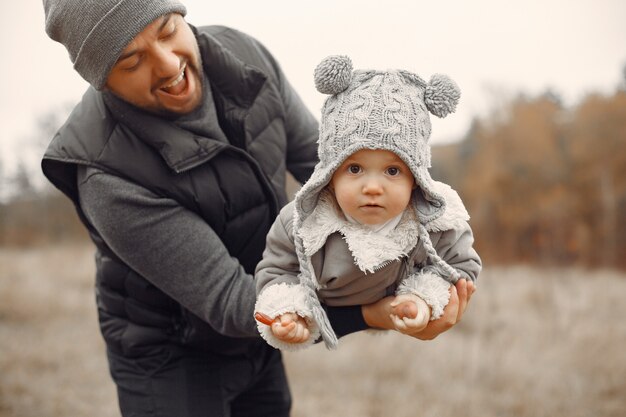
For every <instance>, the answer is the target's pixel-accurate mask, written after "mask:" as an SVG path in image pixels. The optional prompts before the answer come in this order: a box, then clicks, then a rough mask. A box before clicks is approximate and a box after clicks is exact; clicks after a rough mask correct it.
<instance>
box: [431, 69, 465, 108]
mask: <svg viewBox="0 0 626 417" xmlns="http://www.w3.org/2000/svg"><path fill="white" fill-rule="evenodd" d="M460 97H461V90H460V89H459V86H458V85H456V83H455V82H454V81H452V79H450V77H448V76H447V75H443V74H435V75H433V76H432V77H431V79H430V82H429V83H428V85H427V86H426V91H425V92H424V102H425V103H426V107H427V108H428V110H429V111H430V112H431V113H432V114H434V115H435V116H437V117H446V116H447V115H448V114H450V113H454V111H455V110H456V105H457V103H458V102H459V98H460Z"/></svg>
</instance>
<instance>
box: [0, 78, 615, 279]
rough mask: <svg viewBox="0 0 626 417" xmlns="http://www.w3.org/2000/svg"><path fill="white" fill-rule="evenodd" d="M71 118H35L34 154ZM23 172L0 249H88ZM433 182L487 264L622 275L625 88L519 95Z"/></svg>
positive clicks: (66, 215)
mask: <svg viewBox="0 0 626 417" xmlns="http://www.w3.org/2000/svg"><path fill="white" fill-rule="evenodd" d="M625 69H626V68H625ZM624 79H625V81H626V70H625V73H624ZM68 111H69V109H68V108H66V109H64V110H63V111H62V112H58V111H56V112H52V113H50V114H49V115H45V116H44V117H42V118H41V120H40V123H39V126H38V132H37V136H36V137H37V139H36V141H38V145H37V148H38V150H37V152H38V154H39V155H41V154H42V153H43V149H44V148H45V146H46V145H47V142H48V140H49V138H51V137H52V136H53V134H54V132H55V131H56V129H57V128H58V126H60V125H61V123H62V121H63V120H64V119H65V117H66V116H67V112H68ZM26 165H27V164H19V165H18V168H17V171H16V172H15V173H14V174H13V176H12V177H11V178H9V179H6V175H3V167H2V166H1V164H0V179H2V184H3V185H2V186H1V187H0V191H1V188H2V187H6V186H7V185H10V187H11V188H12V190H13V192H12V193H11V195H12V197H11V198H10V199H8V200H7V199H5V200H4V202H0V246H29V245H35V244H50V243H56V242H59V241H68V240H69V241H76V240H79V241H81V240H86V239H87V234H86V232H85V231H84V230H83V227H82V226H81V224H80V223H79V220H78V217H77V216H76V214H75V212H74V208H73V207H72V204H71V203H70V202H69V200H68V199H66V198H65V197H64V196H62V195H61V194H60V193H59V192H58V191H57V190H55V189H53V188H52V186H50V185H48V184H46V185H43V186H36V185H33V181H32V178H33V175H39V176H41V174H40V171H39V167H38V166H35V167H28V166H26ZM29 169H30V171H29ZM432 174H433V177H434V178H435V179H438V180H441V181H444V182H447V183H449V184H450V185H451V186H452V187H453V188H455V189H456V190H457V191H459V194H461V197H462V198H463V200H464V202H465V204H466V206H467V208H468V210H469V212H470V215H471V216H472V219H471V224H472V227H473V229H474V232H475V237H476V246H477V248H478V250H479V251H480V254H481V256H482V257H483V259H484V261H485V263H486V264H505V263H535V264H543V265H582V266H589V267H615V268H624V269H626V256H624V255H626V82H625V83H624V85H623V86H622V87H621V88H620V89H618V90H617V91H616V92H615V93H614V94H612V95H610V96H603V95H597V94H595V95H589V96H587V97H586V98H584V99H583V100H582V101H581V102H580V103H578V104H577V105H575V106H574V107H570V108H566V107H565V106H563V105H562V103H561V101H560V100H559V98H558V96H557V95H556V94H554V93H551V92H547V93H545V94H542V95H540V96H538V97H527V96H524V95H520V96H518V97H517V98H515V99H512V100H510V101H508V102H507V104H505V105H503V106H500V107H499V108H498V110H497V111H494V112H493V113H492V114H491V115H489V116H487V117H485V118H482V119H476V120H475V121H474V122H473V124H472V126H471V128H470V130H469V131H468V133H467V134H466V137H465V138H464V140H462V141H461V142H459V143H456V144H452V145H447V146H435V147H434V148H433V168H432ZM41 183H42V184H44V183H45V181H41ZM290 184H291V188H294V184H292V183H291V182H290ZM290 193H291V194H293V189H292V190H291V192H290Z"/></svg>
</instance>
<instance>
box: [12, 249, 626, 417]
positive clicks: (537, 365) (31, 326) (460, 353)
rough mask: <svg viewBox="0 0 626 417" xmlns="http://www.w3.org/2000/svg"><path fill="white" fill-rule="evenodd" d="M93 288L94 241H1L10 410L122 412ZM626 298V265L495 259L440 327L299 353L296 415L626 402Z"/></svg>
mask: <svg viewBox="0 0 626 417" xmlns="http://www.w3.org/2000/svg"><path fill="white" fill-rule="evenodd" d="M93 298H94V297H93V254H92V249H91V247H89V246H84V247H78V246H64V247H55V248H44V249H30V250H20V251H17V250H0V416H1V417H31V416H36V417H52V416H55V417H57V416H58V417H61V416H62V417H68V416H72V417H73V416H93V417H100V416H102V417H105V416H116V415H118V411H117V404H116V398H115V390H114V386H113V383H112V382H111V380H110V377H109V375H108V370H107V366H106V362H105V358H104V346H103V344H102V341H101V337H100V335H99V333H98V326H97V320H96V314H95V305H94V300H93ZM624 299H626V274H623V273H617V272H610V271H602V272H598V271H591V272H589V271H583V270H574V269H571V270H570V269H549V270H544V269H542V270H539V269H532V268H526V267H516V268H507V269H487V270H486V271H485V272H484V274H483V275H482V276H481V280H480V283H479V292H478V293H477V294H476V297H475V298H474V299H473V300H472V304H471V307H470V309H469V310H468V314H467V315H466V317H465V319H464V321H463V323H462V324H460V325H459V326H457V327H456V328H454V329H453V330H451V331H450V332H448V333H446V334H445V335H443V336H441V337H440V338H438V339H437V340H434V341H431V342H420V341H416V340H413V339H410V338H407V337H402V336H399V335H395V334H365V333H363V334H357V335H351V336H348V337H346V338H344V339H342V340H341V346H340V349H339V350H338V351H336V352H327V351H325V350H324V348H323V347H321V346H316V347H315V348H313V349H311V350H309V351H306V352H301V353H297V354H290V355H288V356H287V358H286V362H287V366H288V370H289V376H290V380H291V385H292V391H293V396H294V410H293V415H294V417H305V416H311V417H312V416H322V415H323V416H371V417H376V416H395V417H402V416H416V415H417V416H441V417H447V416H455V417H461V416H463V417H466V416H477V417H478V416H480V417H490V416H533V417H534V416H550V417H560V416H563V417H565V416H567V417H578V416H581V417H582V416H594V417H597V416H616V417H617V416H624V415H625V413H626V355H625V354H624V346H626V302H624ZM173 417H175V416H173Z"/></svg>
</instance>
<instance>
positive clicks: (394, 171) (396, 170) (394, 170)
mask: <svg viewBox="0 0 626 417" xmlns="http://www.w3.org/2000/svg"><path fill="white" fill-rule="evenodd" d="M387 174H389V175H391V176H392V177H395V176H396V175H400V168H396V167H389V168H387Z"/></svg>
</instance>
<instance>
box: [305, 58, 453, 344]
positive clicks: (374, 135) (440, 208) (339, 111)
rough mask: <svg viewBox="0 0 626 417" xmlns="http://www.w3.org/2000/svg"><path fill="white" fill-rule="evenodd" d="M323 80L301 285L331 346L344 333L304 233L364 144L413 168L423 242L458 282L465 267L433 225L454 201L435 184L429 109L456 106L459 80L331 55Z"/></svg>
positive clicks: (442, 111)
mask: <svg viewBox="0 0 626 417" xmlns="http://www.w3.org/2000/svg"><path fill="white" fill-rule="evenodd" d="M314 77H315V86H316V88H317V90H318V91H319V92H321V93H323V94H329V95H330V96H329V97H328V98H327V99H326V101H325V102H324V105H323V107H322V115H321V120H320V135H319V141H318V156H319V160H320V162H319V163H318V164H317V165H316V166H315V169H314V171H313V175H312V176H311V178H310V179H309V180H308V181H307V182H306V184H304V185H303V186H302V188H301V189H300V191H299V192H298V193H297V195H296V197H295V214H294V232H295V233H294V236H295V245H296V251H297V252H298V258H299V260H300V271H301V272H300V277H299V278H300V284H301V285H302V286H303V287H304V289H305V291H306V292H307V299H308V302H309V304H310V306H309V307H310V309H311V311H312V312H313V318H314V319H315V321H316V322H317V323H318V325H319V327H320V331H321V334H322V338H323V339H324V342H325V344H326V346H327V347H329V348H334V347H336V345H337V337H336V335H335V333H334V331H333V330H332V327H331V326H330V322H329V321H328V318H327V316H326V314H325V313H324V310H323V309H322V307H321V305H320V302H319V299H318V298H317V296H316V290H317V289H318V283H317V279H316V278H315V275H314V273H313V267H312V265H311V264H310V260H309V259H308V257H306V256H304V248H303V243H302V239H301V238H300V237H299V236H298V230H299V229H300V227H301V225H302V222H303V221H304V219H306V218H307V217H308V216H309V215H310V214H311V213H312V212H313V209H314V208H315V205H316V203H317V200H318V197H319V193H320V192H321V191H322V190H323V189H324V187H326V185H327V184H328V183H329V182H330V179H331V178H332V175H333V173H334V172H335V170H336V169H337V168H338V167H339V166H340V165H341V164H342V163H343V161H344V160H345V159H346V158H347V157H348V156H350V155H352V154H353V153H355V152H357V151H359V150H361V149H383V150H388V151H391V152H394V153H395V154H396V155H398V156H399V157H400V158H401V159H402V160H403V161H404V163H405V164H406V165H407V166H408V167H409V169H411V172H412V173H413V176H414V177H415V182H416V184H417V188H416V190H415V191H414V192H413V197H412V205H413V207H414V209H415V212H416V214H417V218H418V220H419V222H420V224H419V227H418V229H419V234H420V242H421V243H422V244H423V245H424V248H425V250H426V252H427V253H428V255H429V259H430V262H431V264H432V265H431V266H430V267H431V268H435V269H436V270H437V271H439V273H440V274H441V275H442V276H443V278H445V279H448V280H449V281H451V282H456V280H457V279H458V277H459V274H458V272H457V271H456V270H455V269H454V268H452V267H451V266H450V265H448V264H447V263H446V262H445V261H443V260H442V259H441V257H439V255H437V253H436V251H435V249H434V247H433V245H432V242H431V241H430V237H429V234H428V231H427V229H426V227H425V224H427V223H428V222H431V221H433V220H435V219H437V218H438V217H440V216H441V215H442V214H443V212H444V210H445V207H446V201H445V199H444V198H443V196H442V195H440V194H439V193H438V192H437V191H436V190H435V187H434V184H433V180H432V178H431V177H430V174H429V172H428V168H430V146H429V144H428V140H429V138H430V132H431V124H430V115H429V113H432V114H434V115H435V116H438V117H445V116H447V115H448V114H450V113H452V112H454V111H455V109H456V105H457V103H458V101H459V98H460V96H461V93H460V90H459V87H458V86H457V85H456V83H455V82H454V81H452V80H451V79H450V78H449V77H447V76H445V75H440V74H437V75H434V76H432V78H431V79H430V82H428V83H427V82H425V81H424V80H422V79H421V78H420V77H419V76H418V75H416V74H414V73H411V72H409V71H404V70H387V71H375V70H353V68H352V61H351V60H350V58H348V57H347V56H342V55H335V56H330V57H327V58H325V59H324V60H323V61H322V62H321V63H320V64H319V65H318V66H317V68H316V69H315V72H314Z"/></svg>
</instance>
